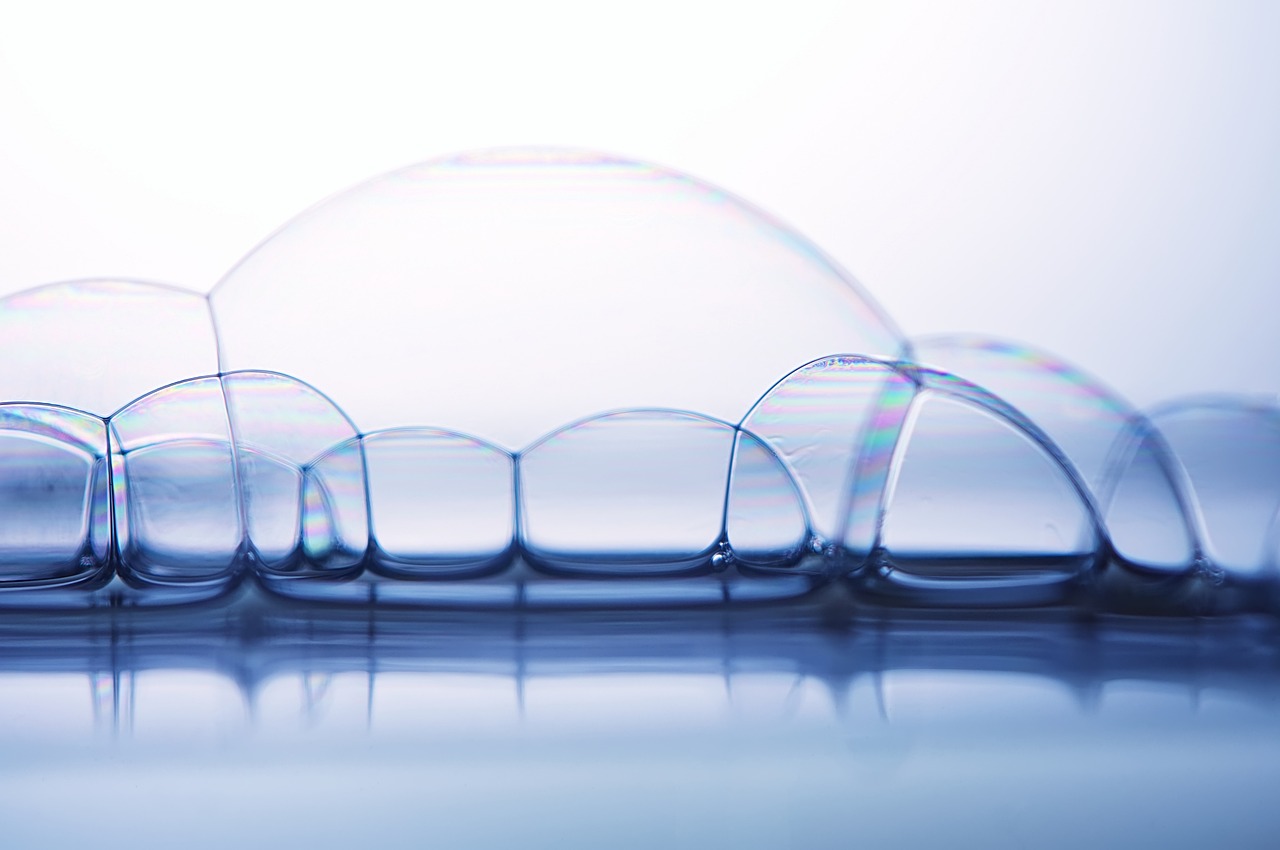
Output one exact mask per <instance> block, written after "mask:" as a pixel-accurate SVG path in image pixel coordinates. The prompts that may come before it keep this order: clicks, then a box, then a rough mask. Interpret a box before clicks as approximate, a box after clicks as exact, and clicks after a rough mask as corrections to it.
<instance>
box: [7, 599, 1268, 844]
mask: <svg viewBox="0 0 1280 850" xmlns="http://www.w3.org/2000/svg"><path fill="white" fill-rule="evenodd" d="M176 613H177V612H170V613H165V612H163V611H153V612H150V613H149V614H148V613H146V612H135V613H134V614H132V615H125V614H121V615H119V616H117V617H115V618H103V617H100V616H99V617H93V618H88V619H86V618H83V617H81V616H78V615H63V616H62V617H61V618H60V619H58V618H50V617H49V616H48V615H42V616H39V617H18V616H12V615H11V616H9V617H7V618H6V619H5V621H4V623H3V624H2V625H0V632H2V637H3V638H4V643H5V645H6V647H8V648H7V649H6V650H5V652H4V653H3V654H2V655H0V719H2V721H3V722H0V820H3V821H4V823H5V824H6V835H7V840H9V841H11V842H13V843H14V845H15V846H23V847H54V846H67V845H72V844H82V843H93V844H94V845H95V846H104V847H132V846H159V845H161V844H164V843H165V842H167V841H170V840H176V839H179V838H180V840H181V841H182V843H183V844H184V845H186V846H193V847H225V846H227V845H228V844H231V843H237V844H239V843H247V844H249V845H250V846H266V845H271V844H276V843H281V842H286V843H294V842H298V843H302V844H305V845H307V846H317V847H342V846H349V845H350V844H351V843H361V842H369V841H376V842H377V843H378V844H379V845H381V846H390V847H416V846H421V845H422V843H423V841H424V840H425V839H430V841H431V842H432V843H441V844H445V845H448V846H460V847H504V846H511V845H512V844H523V845H528V846H547V845H550V844H555V845H557V846H569V847H593V846H601V845H602V844H608V845H610V846H622V847H652V846H657V845H665V846H673V847H703V846H708V845H718V844H722V843H724V842H731V843H733V844H734V845H735V846H743V847H760V848H774V847H788V846H793V847H833V848H834V847H846V846H849V844H850V842H851V841H855V840H864V841H869V842H873V843H876V844H886V845H888V844H892V845H895V846H909V847H926V846H938V845H939V844H946V843H948V842H949V841H951V840H953V839H954V837H955V836H956V835H963V836H964V837H965V842H966V843H977V844H981V845H983V846H995V847H1019V846H1027V845H1028V844H1035V845H1039V846H1054V847H1078V846H1081V845H1082V844H1092V845H1096V846H1104V847H1107V846H1127V845H1132V843H1133V842H1135V841H1140V842H1147V841H1153V842H1158V843H1159V844H1160V845H1162V846H1170V847H1199V846H1205V845H1213V844H1228V845H1230V846H1240V847H1265V846H1270V845H1271V844H1272V843H1273V841H1274V833H1275V829H1276V828H1277V827H1280V814H1277V812H1276V809H1275V807H1274V805H1273V804H1272V796H1273V794H1272V791H1273V789H1274V787H1275V781H1276V779H1277V778H1278V776H1277V775H1278V774H1280V767H1277V765H1280V760H1278V758H1277V757H1278V756H1280V714H1278V713H1277V705H1278V702H1280V655H1278V654H1277V651H1276V650H1275V648H1274V647H1275V637H1276V632H1275V626H1274V624H1273V623H1272V622H1271V621H1269V620H1251V619H1244V618H1232V619H1223V620H1219V621H1217V622H1216V623H1213V624H1208V623H1190V622H1185V621H1176V620H1147V619H1142V618H1106V619H1101V620H1097V621H1095V622H1082V621H1078V620H1075V619H1073V618H1071V617H1068V616H1066V615H1064V614H1062V613H1058V614H1049V615H1042V616H1041V617H1039V618H1038V619H1037V620H1036V621H1034V622H1031V621H1028V620H1026V619H1024V618H1023V619H1020V618H991V619H988V620H987V621H986V622H974V621H968V622H965V621H958V620H954V619H936V618H932V619H930V618H920V617H919V616H910V615H904V614H903V613H902V612H898V613H897V614H896V615H894V616H893V617H891V618H889V619H883V618H878V617H875V616H870V615H868V614H866V613H863V614H862V615H858V613H857V612H856V611H854V610H853V609H851V608H850V607H849V606H848V601H847V598H841V597H838V596H830V597H827V598H824V599H822V600H815V601H814V602H813V603H812V604H810V605H807V606H805V607H796V606H776V605H775V606H771V607H770V608H768V609H754V610H750V611H745V610H744V611H742V612H739V614H737V615H726V616H723V617H715V618H708V617H706V616H705V615H697V614H690V615H683V616H682V615H677V614H669V613H668V614H656V613H655V614H652V615H640V614H632V615H628V616H617V615H609V616H606V615H600V614H581V615H565V614H557V615H554V616H546V615H529V616H525V617H520V618H511V617H508V616H498V617H495V616H481V615H474V614H473V615H470V616H466V617H460V616H453V617H450V616H444V615H441V616H437V617H434V618H424V617H422V616H420V615H411V616H406V615H395V614H392V613H388V612H380V613H371V612H360V613H358V612H348V613H345V614H344V613H342V612H341V611H340V610H339V611H333V610H331V611H327V612H324V613H323V614H319V613H318V612H316V611H314V610H308V609H302V608H298V607H293V606H281V605H280V604H279V603H277V602H271V601H270V600H269V599H268V598H265V597H262V598H255V597H252V596H250V597H246V598H240V599H238V600H236V601H234V602H229V603H224V604H222V605H220V606H203V607H201V608H199V609H188V610H186V611H184V612H183V613H182V616H175V615H176Z"/></svg>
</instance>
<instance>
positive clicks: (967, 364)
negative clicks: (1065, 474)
mask: <svg viewBox="0 0 1280 850" xmlns="http://www.w3.org/2000/svg"><path fill="white" fill-rule="evenodd" d="M912 350H913V356H914V358H915V359H916V361H917V362H919V363H923V364H928V365H930V366H937V367H940V368H942V369H945V370H946V371H948V372H950V373H953V374H955V375H958V376H960V377H961V378H964V379H966V380H968V381H971V382H972V383H974V384H977V385H980V386H981V387H982V388H983V389H985V390H988V391H990V392H991V393H993V394H994V395H996V396H998V397H999V398H1000V399H1001V400H1003V401H1004V402H1006V403H1008V404H1009V405H1011V406H1012V407H1014V408H1016V409H1017V410H1018V412H1019V413H1021V414H1022V415H1023V416H1025V417H1026V418H1028V419H1029V420H1031V421H1032V422H1034V423H1035V424H1036V426H1037V427H1038V428H1039V429H1040V430H1041V431H1043V432H1044V434H1045V435H1046V436H1047V437H1048V438H1049V439H1051V440H1052V441H1053V443H1054V445H1055V446H1057V448H1058V449H1059V450H1061V452H1062V455H1063V457H1064V458H1065V459H1066V460H1067V461H1068V462H1069V463H1070V464H1071V465H1072V466H1073V467H1074V468H1075V470H1076V471H1077V472H1078V474H1079V475H1080V477H1081V479H1082V480H1083V481H1084V482H1085V483H1086V484H1087V485H1088V487H1089V491H1090V493H1091V495H1092V496H1093V498H1094V500H1095V502H1096V504H1097V507H1098V510H1099V511H1100V513H1101V514H1102V515H1103V516H1104V518H1105V520H1106V525H1107V531H1108V533H1109V535H1110V542H1111V546H1112V547H1113V549H1114V551H1115V554H1116V556H1117V558H1118V559H1119V561H1120V562H1121V563H1123V564H1125V565H1127V566H1132V567H1137V568H1140V569H1142V570H1144V571H1147V572H1159V573H1162V574H1166V575H1167V574H1168V573H1170V572H1175V573H1176V572H1183V571H1186V570H1188V569H1189V568H1190V567H1191V565H1192V562H1193V560H1194V557H1195V541H1194V537H1193V533H1192V530H1191V528H1190V525H1189V517H1188V513H1187V511H1186V510H1185V502H1186V494H1185V493H1184V492H1183V489H1182V486H1181V480H1180V478H1179V476H1178V475H1177V474H1176V471H1175V469H1174V460H1173V458H1172V455H1171V453H1170V452H1169V450H1168V447H1167V445H1166V444H1165V442H1164V440H1163V439H1162V437H1161V436H1160V434H1159V432H1158V430H1157V429H1155V428H1154V427H1152V425H1151V423H1150V422H1149V421H1148V420H1147V417H1146V416H1144V415H1143V414H1142V413H1140V412H1139V411H1138V410H1136V409H1135V408H1134V407H1133V406H1132V405H1130V404H1129V403H1128V402H1127V401H1125V400H1124V399H1123V398H1121V397H1120V396H1119V395H1118V394H1117V393H1115V392H1114V391H1112V390H1111V389H1109V388H1108V387H1106V386H1104V385H1103V384H1102V383H1101V382H1100V381H1098V380H1097V379H1095V378H1093V377H1091V376H1090V375H1087V374H1085V373H1084V372H1082V371H1081V370H1079V369H1077V368H1075V367H1074V366H1072V365H1070V364H1069V363H1066V362H1064V361H1062V360H1061V359H1059V358H1057V357H1054V356H1052V355H1050V354H1047V353H1046V352H1043V351H1040V350H1038V349H1035V348H1033V347H1031V346H1027V345H1021V344H1017V343H1011V342H1006V341H1003V340H997V339H991V338H989V337H982V336H974V335H964V336H938V337H927V338H925V339H921V340H916V341H914V342H913V345H912Z"/></svg>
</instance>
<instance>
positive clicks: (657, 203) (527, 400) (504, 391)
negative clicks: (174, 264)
mask: <svg viewBox="0 0 1280 850" xmlns="http://www.w3.org/2000/svg"><path fill="white" fill-rule="evenodd" d="M211 301H212V305H213V310H214V313H215V315H216V318H217V324H218V330H219V334H220V338H221V343H222V367H223V369H224V370H226V371H232V370H241V369H271V370H275V371H280V372H284V373H287V374H289V375H293V376H295V377H297V378H299V379H301V380H303V381H307V382H309V383H311V384H313V385H315V386H317V387H321V388H323V389H324V391H325V392H326V393H328V394H329V395H330V396H331V397H332V398H333V399H334V400H335V401H336V402H337V403H338V404H340V405H341V406H342V408H343V409H344V410H346V411H347V413H348V414H349V415H350V416H351V418H352V419H353V420H354V421H355V422H356V423H357V424H358V425H359V427H360V428H361V429H363V430H365V431H372V430H376V429H383V428H391V427H402V426H430V427H440V428H447V429H450V430H456V431H461V432H465V433H469V434H474V435H476V436H477V437H480V438H482V439H485V440H489V441H492V442H495V443H497V444H499V445H502V446H504V447H506V448H508V449H513V450H516V449H520V448H521V447H523V446H526V445H529V444H530V443H532V442H533V441H535V440H537V439H538V438H540V437H542V436H543V435H545V434H547V433H549V432H551V431H553V430H555V429H557V428H560V427H563V426H564V425H565V424H567V423H569V422H572V421H575V420H577V419H580V418H582V417H585V416H591V415H594V414H597V413H601V412H606V411H609V410H616V409H635V408H671V409H677V410H689V411H697V412H698V413H701V414H704V415H708V416H712V417H715V418H718V419H722V420H724V421H728V422H736V421H737V420H738V419H739V418H740V417H741V416H742V414H743V412H744V411H746V410H747V409H748V408H749V407H750V406H751V405H752V403H753V402H755V400H756V399H757V398H759V396H760V394H761V393H762V392H763V390H764V388H766V387H768V386H769V385H770V384H771V383H772V382H773V381H775V380H777V379H778V378H779V377H780V376H781V375H784V374H786V373H787V372H789V371H790V370H792V369H794V368H795V367H796V366H797V365H799V364H803V363H806V362H808V361H810V360H813V359H816V358H818V357H821V356H824V355H826V354H829V353H831V352H833V351H850V350H852V351H859V352H864V353H867V354H874V355H881V356H888V357H896V356H898V355H900V354H901V353H902V351H903V341H902V338H901V336H900V335H899V334H898V333H897V331H896V330H895V329H894V328H893V326H892V325H891V324H890V323H889V322H888V320H887V319H885V317H884V316H883V314H882V313H881V312H880V311H879V309H878V308H877V307H876V306H875V305H874V303H873V302H871V300H870V299H869V298H868V296H867V295H866V294H865V293H863V292H862V290H861V289H860V288H859V287H858V286H857V285H856V283H854V282H853V280H852V279H851V278H850V277H849V276H848V275H847V274H846V273H844V272H843V271H841V270H840V269H839V268H837V267H836V266H834V265H833V264H832V263H831V261H830V260H828V259H827V258H826V257H825V256H824V255H823V254H822V253H821V252H820V251H818V249H817V248H815V247H814V246H813V245H811V244H810V243H808V242H807V241H806V240H805V239H804V238H803V237H801V236H800V235H798V234H796V233H794V232H792V231H789V230H787V229H786V228H784V227H782V226H781V225H779V224H778V223H776V222H774V221H772V220H771V219H769V218H768V217H767V216H766V215H764V214H763V213H761V212H759V211H758V210H755V209H753V208H752V207H750V206H748V205H746V204H744V203H743V202H741V201H739V200H737V199H735V198H733V197H732V196H730V195H728V194H727V193H725V192H723V191H720V190H718V189H715V188H713V187H710V186H707V185H705V184H702V183H699V182H698V181H696V180H694V179H692V178H690V177H687V176H684V175H681V174H677V173H674V172H671V171H667V170H664V169H661V168H657V167H654V166H650V165H645V164H642V163H637V162H632V161H629V160H624V159H618V158H613V157H608V156H604V155H597V154H586V153H572V152H564V151H554V150H514V151H498V152H489V153H480V154H471V155H463V156H458V157H454V158H451V159H444V160H439V161H435V162H428V163H425V164H422V165H417V166H413V167H411V168H407V169H404V170H401V171H397V172H394V173H392V174H388V175H385V176H382V177H378V178H376V179H374V180H371V181H369V182H367V183H365V184H363V185H361V186H358V187H356V188H354V189H351V190H349V191H347V192H345V193H342V194H340V195H338V196H336V197H334V198H332V199H330V200H328V201H326V202H325V203H322V204H320V205H319V206H317V207H315V208H313V209H311V210H309V211H307V212H305V213H303V214H302V215H300V216H299V217H298V218H296V219H294V220H293V221H292V222H290V223H289V224H288V225H286V226H285V227H284V228H282V229H281V230H280V231H279V232H277V233H276V234H275V235H274V236H272V237H271V238H270V239H268V240H267V241H266V242H264V243H263V244H262V245H260V246H259V247H258V248H257V249H255V250H254V251H253V252H252V253H250V254H249V255H248V256H247V257H246V258H245V259H244V260H242V261H241V263H240V264H239V265H238V266H237V267H236V268H235V269H233V270H232V271H231V272H230V273H229V274H228V275H227V276H226V277H225V279H224V280H223V281H222V282H221V283H220V284H219V285H218V287H217V288H216V289H215V291H214V292H213V294H212V296H211ZM734 340H738V341H743V342H744V344H733V341H734Z"/></svg>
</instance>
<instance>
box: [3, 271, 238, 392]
mask: <svg viewBox="0 0 1280 850" xmlns="http://www.w3.org/2000/svg"><path fill="white" fill-rule="evenodd" d="M0 363H3V364H4V367H3V368H0V400H4V401H32V402H44V403H47V404H57V405H63V406H65V407H71V408H75V409H77V410H82V411H84V412H86V413H93V414H96V415H98V416H109V415H110V414H112V413H113V412H115V411H116V410H117V409H119V408H121V407H123V406H124V405H126V404H128V403H129V402H131V401H133V400H134V399H135V398H138V397H139V396H141V395H145V394H146V393H149V392H151V391H152V390H155V389H158V388H159V387H162V386H164V385H165V384H170V383H173V382H175V381H181V380H184V379H186V378H193V377H196V376H197V375H212V374H215V373H216V372H217V371H218V345H217V340H216V337H215V333H214V328H213V323H212V320H211V318H210V313H209V302H208V301H207V300H206V299H205V298H204V296H202V295H199V294H196V293H193V292H188V291H185V290H181V289H177V288H174V287H170V286H165V285H163V284H157V283H142V282H139V281H129V280H79V281H71V282H68V283H54V284H49V285H47V286H40V287H36V288H35V289H29V290H26V291H24V292H18V293H15V294H13V295H10V296H8V297H6V298H3V299H0Z"/></svg>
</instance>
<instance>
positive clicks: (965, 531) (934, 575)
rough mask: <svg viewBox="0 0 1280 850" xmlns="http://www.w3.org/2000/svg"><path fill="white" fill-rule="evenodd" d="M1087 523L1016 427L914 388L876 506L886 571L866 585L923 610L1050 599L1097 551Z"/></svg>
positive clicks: (1056, 469) (1054, 468) (1076, 501)
mask: <svg viewBox="0 0 1280 850" xmlns="http://www.w3.org/2000/svg"><path fill="white" fill-rule="evenodd" d="M1091 519H1092V518H1091V516H1090V514H1089V511H1088V509H1087V507H1086V505H1085V503H1084V501H1083V499H1082V494H1081V493H1080V491H1079V490H1078V489H1077V488H1075V487H1074V486H1073V485H1072V482H1071V481H1070V479H1069V478H1068V477H1067V475H1066V474H1065V473H1064V470H1063V468H1062V467H1061V466H1060V465H1059V464H1058V463H1057V462H1055V460H1054V458H1052V457H1051V456H1050V455H1049V454H1048V453H1046V452H1045V450H1044V447H1043V446H1042V445H1041V444H1039V443H1038V442H1037V441H1036V440H1035V438H1034V437H1032V436H1031V435H1029V434H1028V433H1027V432H1025V431H1023V430H1022V429H1020V428H1019V427H1018V426H1017V424H1016V423H1015V422H1013V421H1010V420H1008V419H1005V418H1002V417H1000V416H999V415H998V413H997V412H995V411H992V410H990V409H984V408H982V407H980V406H978V405H976V404H974V403H973V402H971V401H970V400H968V399H964V398H959V397H957V396H955V395H951V394H948V393H944V392H939V391H938V390H936V389H925V390H923V391H922V392H921V393H920V394H919V395H918V396H917V397H916V399H915V401H914V404H913V409H912V411H911V415H910V418H909V420H908V426H907V428H906V433H904V435H903V437H902V442H901V444H900V448H899V458H898V461H897V464H896V468H895V472H894V480H893V482H892V484H891V490H890V493H889V494H888V496H887V498H886V507H885V512H884V527H883V530H882V537H881V543H880V545H881V546H882V547H883V549H884V551H885V552H886V554H887V557H888V566H887V567H886V568H884V569H882V570H880V571H879V573H878V574H876V575H874V577H873V578H874V581H875V584H876V586H877V588H878V589H881V590H882V591H890V592H898V593H900V595H902V596H906V597H916V598H918V599H919V600H920V601H926V602H927V601H932V600H933V599H934V597H938V596H941V597H944V598H945V597H947V596H948V595H952V596H956V597H957V599H959V596H960V594H965V595H969V596H972V597H974V598H975V599H976V600H977V601H978V602H979V603H980V604H996V603H1003V602H1005V601H1016V602H1019V603H1028V604H1030V603H1034V602H1035V601H1037V600H1042V601H1053V600H1055V599H1057V598H1058V596H1059V595H1060V593H1061V589H1062V588H1063V587H1064V586H1065V585H1067V584H1068V583H1069V582H1070V581H1071V580H1073V579H1075V578H1076V577H1077V576H1079V575H1080V574H1081V573H1082V572H1083V571H1084V569H1085V568H1086V567H1087V566H1089V563H1090V559H1091V558H1092V556H1093V555H1094V553H1095V552H1096V550H1097V546H1098V538H1097V535H1096V533H1095V529H1094V526H1093V524H1092V522H1091ZM1042 594H1045V595H1043V596H1042Z"/></svg>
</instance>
